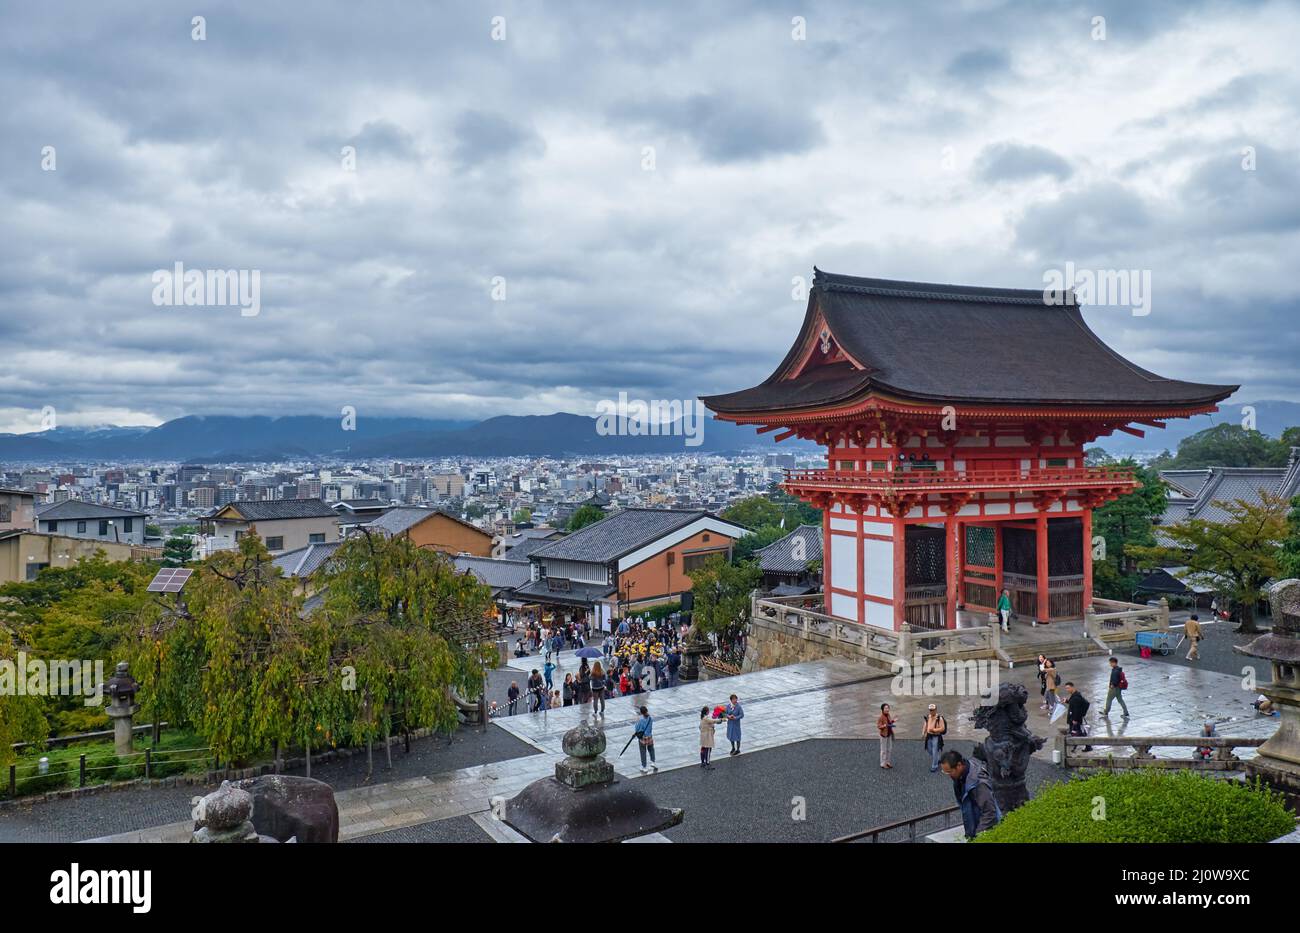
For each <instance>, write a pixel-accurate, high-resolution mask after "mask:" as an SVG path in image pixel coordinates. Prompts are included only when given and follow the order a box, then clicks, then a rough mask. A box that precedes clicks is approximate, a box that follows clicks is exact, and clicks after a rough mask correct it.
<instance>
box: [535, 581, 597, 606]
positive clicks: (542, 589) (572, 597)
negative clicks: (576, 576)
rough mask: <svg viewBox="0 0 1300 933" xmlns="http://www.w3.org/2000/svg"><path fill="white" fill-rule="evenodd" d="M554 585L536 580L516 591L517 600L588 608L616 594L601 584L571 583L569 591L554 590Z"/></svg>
mask: <svg viewBox="0 0 1300 933" xmlns="http://www.w3.org/2000/svg"><path fill="white" fill-rule="evenodd" d="M553 586H554V584H552V583H548V582H547V581H546V580H536V581H534V582H532V583H529V584H528V585H527V586H521V587H519V589H517V590H515V594H514V596H515V599H523V600H531V601H536V602H542V603H562V604H563V605H566V606H586V605H589V604H591V603H594V602H595V601H596V600H598V599H604V598H605V597H606V596H609V595H611V594H612V593H613V592H614V587H612V586H607V585H604V584H600V583H579V582H577V581H576V580H575V581H571V582H570V583H569V585H568V588H567V589H559V588H552V587H553Z"/></svg>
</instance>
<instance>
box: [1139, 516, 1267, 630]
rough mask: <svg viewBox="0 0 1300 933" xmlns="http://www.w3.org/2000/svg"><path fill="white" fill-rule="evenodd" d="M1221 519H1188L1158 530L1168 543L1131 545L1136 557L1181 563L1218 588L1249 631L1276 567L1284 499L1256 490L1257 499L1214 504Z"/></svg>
mask: <svg viewBox="0 0 1300 933" xmlns="http://www.w3.org/2000/svg"><path fill="white" fill-rule="evenodd" d="M1220 505H1221V506H1222V508H1223V509H1224V511H1226V512H1227V513H1228V519H1227V520H1226V521H1223V522H1209V521H1206V520H1205V519H1201V518H1192V519H1188V520H1187V521H1184V522H1179V523H1177V524H1175V525H1169V526H1167V527H1165V528H1164V529H1163V530H1164V532H1165V534H1167V535H1168V536H1169V538H1170V539H1171V540H1172V541H1173V542H1174V544H1173V546H1172V547H1132V548H1131V549H1130V550H1131V552H1132V554H1133V556H1134V557H1136V558H1137V559H1139V560H1145V561H1152V562H1167V563H1171V564H1174V563H1177V564H1186V565H1187V567H1188V569H1189V570H1190V571H1191V572H1192V575H1193V577H1194V578H1195V579H1197V580H1198V581H1200V582H1204V583H1207V584H1209V585H1212V586H1215V587H1217V588H1221V589H1224V590H1226V591H1227V592H1228V594H1229V595H1230V596H1231V597H1232V599H1233V601H1234V603H1235V604H1236V605H1237V607H1238V608H1239V610H1240V618H1241V628H1240V630H1241V631H1243V632H1254V631H1256V628H1255V604H1256V603H1257V602H1259V599H1260V589H1261V587H1263V585H1264V584H1265V583H1266V582H1268V580H1269V579H1271V578H1272V577H1275V576H1277V574H1278V572H1279V570H1280V569H1281V568H1280V566H1279V564H1278V552H1279V550H1280V549H1281V546H1282V542H1283V541H1284V540H1285V539H1286V537H1287V522H1286V502H1285V500H1283V499H1282V498H1281V497H1280V496H1275V495H1273V494H1271V493H1267V492H1265V493H1261V495H1260V501H1259V502H1258V503H1253V502H1246V501H1245V500H1242V499H1237V500H1235V501H1233V502H1224V503H1220Z"/></svg>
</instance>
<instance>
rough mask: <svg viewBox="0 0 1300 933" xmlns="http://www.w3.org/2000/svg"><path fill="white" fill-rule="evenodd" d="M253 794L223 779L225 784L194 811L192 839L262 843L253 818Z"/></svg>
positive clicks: (201, 802)
mask: <svg viewBox="0 0 1300 933" xmlns="http://www.w3.org/2000/svg"><path fill="white" fill-rule="evenodd" d="M252 814H253V797H252V795H251V794H249V793H248V792H247V791H243V790H240V789H238V788H236V787H233V786H231V784H230V782H229V781H222V782H221V786H220V787H218V788H217V789H216V790H214V791H213V792H212V793H210V794H208V795H207V796H206V797H204V798H203V799H202V800H200V801H199V803H198V806H197V807H196V808H195V812H194V835H193V837H192V838H191V839H190V841H191V842H219V843H225V842H259V841H260V840H259V839H258V838H257V830H256V829H254V828H253V821H252V820H251V819H250V817H251V816H252Z"/></svg>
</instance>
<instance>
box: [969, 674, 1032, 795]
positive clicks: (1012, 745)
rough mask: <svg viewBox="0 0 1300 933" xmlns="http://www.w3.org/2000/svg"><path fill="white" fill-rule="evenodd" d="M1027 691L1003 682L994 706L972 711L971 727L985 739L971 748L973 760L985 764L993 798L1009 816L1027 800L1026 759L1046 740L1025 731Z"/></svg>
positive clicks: (1027, 730) (1027, 763)
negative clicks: (973, 721)
mask: <svg viewBox="0 0 1300 933" xmlns="http://www.w3.org/2000/svg"><path fill="white" fill-rule="evenodd" d="M1028 699H1029V691H1028V690H1026V689H1025V688H1024V686H1022V685H1021V684H1013V683H1003V684H1001V685H1000V686H999V687H998V701H997V703H996V704H993V705H988V706H980V707H977V708H976V709H975V728H977V729H987V730H988V733H989V734H988V738H986V739H985V740H984V743H983V744H982V745H977V746H976V747H975V751H974V755H975V757H976V758H978V759H980V760H981V761H983V762H984V763H985V764H987V765H988V769H989V778H990V779H991V781H992V783H993V796H994V797H995V798H996V799H997V802H998V807H999V808H1000V809H1001V810H1002V812H1003V813H1004V814H1005V813H1009V812H1010V811H1012V810H1014V809H1015V808H1016V807H1018V806H1020V805H1021V804H1022V803H1024V802H1025V801H1027V800H1028V799H1029V791H1028V790H1027V789H1026V787H1025V770H1026V769H1027V768H1028V767H1029V757H1030V756H1031V755H1032V754H1033V753H1034V752H1036V751H1038V750H1039V749H1040V748H1042V747H1043V743H1044V742H1045V741H1046V739H1043V738H1040V737H1039V736H1036V735H1034V734H1033V733H1032V732H1030V731H1029V729H1028V728H1026V726H1025V723H1026V722H1028V720H1029V713H1028V711H1027V710H1026V709H1025V701H1026V700H1028Z"/></svg>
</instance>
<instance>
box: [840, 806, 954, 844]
mask: <svg viewBox="0 0 1300 933" xmlns="http://www.w3.org/2000/svg"><path fill="white" fill-rule="evenodd" d="M960 809H961V807H959V806H957V805H956V804H953V805H952V806H951V807H944V808H943V809H942V810H934V811H932V812H930V813H925V814H923V815H921V816H914V817H912V818H911V819H906V820H896V821H895V822H893V823H885V824H884V825H882V826H873V827H872V828H871V829H864V830H862V831H861V832H857V833H849V834H848V835H847V836H837V837H836V838H834V839H832V840H831V842H857V841H858V840H859V839H866V838H867V837H868V836H870V837H871V841H872V842H879V841H880V834H881V833H887V832H889V831H890V830H894V829H903V828H906V829H907V830H908V833H907V838H908V841H909V842H916V824H917V823H923V822H925V821H926V820H932V819H935V818H936V817H940V816H942V817H943V828H944V829H949V828H950V827H951V826H952V821H951V820H950V819H949V817H951V816H952V814H954V813H956V812H958V811H959V810H960Z"/></svg>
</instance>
